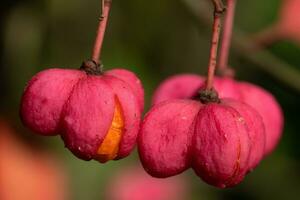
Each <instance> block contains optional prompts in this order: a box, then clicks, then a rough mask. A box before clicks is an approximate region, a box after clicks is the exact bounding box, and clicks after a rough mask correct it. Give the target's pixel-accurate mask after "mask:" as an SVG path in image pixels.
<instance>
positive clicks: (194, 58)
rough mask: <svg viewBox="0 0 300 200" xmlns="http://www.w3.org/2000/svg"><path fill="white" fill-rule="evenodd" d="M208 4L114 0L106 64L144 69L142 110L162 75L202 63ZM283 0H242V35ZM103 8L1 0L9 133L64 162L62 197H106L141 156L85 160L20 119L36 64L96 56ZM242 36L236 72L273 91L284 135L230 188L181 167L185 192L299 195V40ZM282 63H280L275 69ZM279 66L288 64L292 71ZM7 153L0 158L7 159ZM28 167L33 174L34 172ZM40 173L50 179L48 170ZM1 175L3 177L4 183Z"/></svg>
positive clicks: (0, 101) (3, 103) (1, 106)
mask: <svg viewBox="0 0 300 200" xmlns="http://www.w3.org/2000/svg"><path fill="white" fill-rule="evenodd" d="M205 3H207V0H176V1H174V0H164V1H161V0H152V1H140V0H129V1H116V0H114V1H113V7H112V11H111V14H110V19H109V25H108V29H107V32H106V36H105V42H104V47H103V55H102V60H103V63H104V66H105V69H111V68H113V67H123V68H127V69H130V70H132V71H134V72H135V73H136V74H137V75H138V76H139V77H140V79H141V80H142V82H143V85H144V88H145V94H146V103H147V107H146V110H148V109H149V106H150V105H149V104H150V101H151V95H152V93H153V91H154V89H155V88H156V87H157V85H158V84H159V83H160V81H162V80H163V79H165V78H166V77H168V76H170V75H173V74H177V73H186V72H188V73H196V74H204V73H205V72H206V66H207V62H208V53H209V42H210V33H211V28H210V26H209V21H208V20H206V19H205V16H206V17H211V16H210V15H208V16H207V15H205V12H202V11H201V10H203V11H206V12H209V11H212V10H211V7H210V6H207V4H205ZM280 4H281V1H280V0H264V1H261V0H251V1H239V0H238V5H237V13H236V22H235V25H236V27H235V29H236V34H239V35H240V34H243V37H244V36H247V37H246V38H249V39H250V40H248V42H249V41H250V42H251V37H252V36H253V35H254V34H255V33H257V32H259V31H260V30H262V29H263V28H264V27H266V26H268V25H270V24H271V23H272V22H274V21H275V20H276V18H277V13H278V9H279V7H280ZM299 9H300V8H299ZM99 16H100V1H99V0H90V1H84V0H63V1H62V0H22V1H20V0H1V5H0V30H1V31H0V93H1V96H0V97H1V98H0V113H1V118H3V119H5V121H6V122H4V123H6V124H8V123H9V124H10V126H11V127H12V129H13V130H14V131H11V133H10V134H13V135H14V136H15V137H17V138H18V140H20V141H21V142H22V143H24V144H23V145H26V146H27V147H28V148H30V150H31V151H34V152H45V151H46V152H47V153H48V154H51V156H52V158H54V159H55V160H56V162H58V163H59V166H60V167H61V168H63V169H61V170H63V171H60V172H62V173H63V176H64V181H65V183H64V188H65V189H64V190H65V193H66V194H65V195H66V197H64V198H65V199H72V200H73V199H74V200H83V199H89V200H96V199H105V195H106V191H108V189H107V187H108V185H109V183H110V182H111V180H113V178H112V177H113V176H114V175H115V174H118V173H121V172H122V170H123V169H125V168H127V166H128V165H129V166H131V165H135V163H139V160H138V155H137V152H136V151H135V152H134V153H133V154H132V155H131V156H130V157H128V158H126V159H124V160H121V161H117V162H109V163H108V164H105V165H101V164H99V163H97V162H95V161H90V162H85V161H81V160H79V159H77V158H76V157H74V156H73V155H72V154H71V153H70V152H69V151H68V150H67V149H66V148H64V146H63V143H62V141H61V139H60V138H59V137H41V136H38V135H35V134H33V133H32V132H31V131H30V130H28V129H26V128H24V127H23V126H22V123H21V121H20V119H19V115H18V114H19V113H18V112H19V102H20V97H21V95H22V91H23V89H24V86H25V85H26V82H27V81H28V80H29V79H30V78H31V77H32V76H33V75H34V74H35V73H37V72H39V71H41V70H44V69H47V68H54V67H61V68H79V66H80V65H81V63H82V61H83V60H85V59H87V58H89V57H90V54H91V49H92V45H93V41H94V37H95V31H96V27H97V23H98V21H97V19H98V17H99ZM239 35H238V36H239ZM299 36H300V35H299ZM243 37H242V38H238V40H237V41H235V45H233V48H232V51H231V58H230V64H231V66H232V67H233V68H234V69H235V70H236V77H237V79H242V80H247V81H250V82H253V83H255V84H258V85H261V86H263V87H264V88H266V89H267V90H269V91H271V92H272V93H273V94H274V95H275V96H276V97H277V99H278V101H279V102H280V104H281V106H282V108H283V110H284V115H285V129H284V134H283V137H282V140H281V142H280V144H279V146H278V148H277V149H276V151H275V152H274V153H273V154H272V155H270V156H269V157H268V158H267V159H265V160H264V161H263V162H262V163H261V165H260V166H259V167H258V168H257V169H256V170H255V171H254V172H252V173H251V174H250V175H248V176H247V177H246V179H245V180H244V182H243V183H242V184H240V185H239V186H237V187H235V188H233V189H226V190H220V189H216V188H214V187H211V186H208V185H206V184H205V183H203V182H202V181H201V180H200V179H199V178H198V177H197V176H195V175H194V173H193V172H192V171H191V170H189V171H188V172H186V173H184V174H183V175H182V178H183V179H184V181H186V184H188V185H189V186H188V192H187V196H186V197H184V199H187V200H189V199H191V200H193V199H209V200H215V199H297V198H299V195H300V194H299V193H300V170H299V169H300V148H299V141H300V134H299V130H300V127H299V122H300V117H299V113H300V101H299V99H300V90H299V87H300V85H297V82H298V83H299V80H300V79H296V78H297V77H300V57H299V55H300V45H299V44H297V43H295V42H293V41H289V40H283V41H280V42H278V43H276V44H274V45H272V46H270V47H268V48H266V49H264V50H262V51H263V53H262V54H260V56H259V57H255V55H256V54H257V51H245V50H244V49H242V46H241V45H239V44H243V42H244V41H243V39H244V38H243ZM245 42H247V41H245ZM261 55H265V56H261ZM253 57H254V59H253ZM255 58H256V59H255ZM281 63H285V64H284V65H281ZM278 65H280V66H282V68H272V66H278ZM280 66H279V67H280ZM274 70H275V71H276V70H277V71H276V72H275V73H274ZM278 70H279V71H278ZM280 70H283V72H285V71H287V70H290V71H292V72H293V77H289V76H286V75H285V73H280ZM295 77H296V78H295ZM2 132H3V131H2ZM1 151H3V152H5V154H8V155H9V157H17V156H18V155H15V154H16V153H17V152H18V151H9V150H6V149H3V148H2V150H1ZM24 151H25V150H24ZM1 155H3V154H1ZM43 155H44V154H40V155H38V156H43ZM4 157H5V156H1V158H0V163H1V162H2V163H4V162H6V161H5V159H4ZM16 169H18V168H16ZM21 169H23V167H21ZM0 170H1V169H0ZM30 170H31V169H30V168H29V169H28V173H29V174H30V173H32V174H35V173H37V171H36V170H34V169H32V170H31V171H30ZM2 173H5V172H3V171H2ZM45 173H46V172H45ZM34 178H36V177H34V176H29V177H28V178H26V180H24V179H22V180H19V179H18V177H15V179H14V180H13V181H11V180H10V182H13V184H15V185H17V187H16V188H19V189H20V190H21V189H22V185H23V184H30V183H31V181H32V179H34ZM1 179H2V180H1ZM41 179H42V180H43V181H44V182H47V181H49V179H48V178H47V177H43V178H41ZM128 181H129V182H130V180H128ZM5 183H6V180H5V179H4V178H3V177H1V176H0V184H5ZM18 186H19V187H18ZM0 187H1V185H0ZM37 190H39V189H37ZM0 192H1V191H0ZM16 192H17V191H16ZM115 192H118V191H115ZM4 200H18V199H4ZM23 200H26V199H23Z"/></svg>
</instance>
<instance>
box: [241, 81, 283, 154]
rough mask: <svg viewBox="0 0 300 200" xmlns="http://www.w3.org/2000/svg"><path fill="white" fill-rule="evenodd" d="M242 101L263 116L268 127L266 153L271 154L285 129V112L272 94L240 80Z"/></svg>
mask: <svg viewBox="0 0 300 200" xmlns="http://www.w3.org/2000/svg"><path fill="white" fill-rule="evenodd" d="M238 85H239V87H240V91H241V94H242V95H241V96H242V101H244V102H245V103H247V104H249V105H250V106H252V107H253V108H255V109H256V110H257V111H258V112H259V114H260V115H261V116H262V118H263V122H264V125H265V128H266V148H265V155H267V154H270V153H271V152H272V151H273V150H274V149H275V147H276V145H277V144H278V142H279V140H280V138H281V135H282V131H283V122H284V119H283V113H282V110H281V108H280V105H279V104H278V102H277V101H276V99H275V98H274V96H273V95H272V94H270V93H269V92H267V91H266V90H264V89H263V88H261V87H258V86H256V85H253V84H250V83H246V82H240V83H239V84H238Z"/></svg>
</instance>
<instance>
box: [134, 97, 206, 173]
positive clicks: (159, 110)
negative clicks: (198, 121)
mask: <svg viewBox="0 0 300 200" xmlns="http://www.w3.org/2000/svg"><path fill="white" fill-rule="evenodd" d="M200 107H201V104H200V103H199V102H197V101H192V100H173V101H172V100H171V101H166V102H163V103H160V104H158V105H156V106H154V107H153V108H152V109H151V110H150V111H149V112H148V113H147V115H146V117H145V119H144V121H143V123H142V127H141V130H140V133H139V140H138V147H139V155H140V158H141V162H142V164H143V166H144V168H145V170H146V171H147V172H148V173H149V174H150V175H152V176H154V177H159V178H163V177H169V176H173V175H176V174H179V173H181V172H183V171H184V170H186V169H187V168H189V167H190V161H191V155H190V148H191V139H192V136H193V134H194V126H193V124H194V122H193V121H194V118H195V117H196V115H197V113H198V111H199V109H200Z"/></svg>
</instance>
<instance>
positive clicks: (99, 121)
mask: <svg viewBox="0 0 300 200" xmlns="http://www.w3.org/2000/svg"><path fill="white" fill-rule="evenodd" d="M85 64H89V65H92V66H93V65H94V64H93V63H91V62H87V63H85ZM93 67H94V68H90V67H89V68H86V69H84V70H85V71H80V70H67V69H50V70H45V71H42V72H40V73H38V74H37V75H36V76H34V77H33V78H32V80H31V81H30V82H29V84H28V86H27V87H26V89H25V92H24V95H23V98H22V102H21V111H20V113H21V118H22V120H23V122H24V124H25V125H26V126H28V127H29V128H30V129H32V130H33V131H36V132H38V133H40V134H42V135H56V134H61V136H62V138H63V140H64V142H65V145H66V147H67V148H69V149H70V150H71V151H72V152H73V153H74V154H75V155H76V156H77V157H79V158H81V159H84V160H90V159H96V160H98V161H100V162H106V161H108V160H113V159H120V158H123V157H126V156H127V155H128V154H129V153H130V152H131V150H132V149H133V147H134V145H135V141H136V137H137V133H138V129H139V123H140V117H141V110H142V108H141V106H142V104H141V101H142V100H143V91H141V90H142V87H141V84H140V82H139V81H136V80H137V78H136V76H135V75H134V74H133V73H132V72H129V71H127V72H125V70H115V71H108V72H106V73H104V74H98V72H99V71H97V70H96V66H93ZM120 71H121V72H122V73H119V72H120ZM126 76H128V77H129V78H128V77H126ZM119 77H122V78H119ZM134 79H136V80H135V82H132V81H131V80H134ZM126 80H128V81H129V82H130V83H127V82H126ZM134 83H135V84H136V85H134Z"/></svg>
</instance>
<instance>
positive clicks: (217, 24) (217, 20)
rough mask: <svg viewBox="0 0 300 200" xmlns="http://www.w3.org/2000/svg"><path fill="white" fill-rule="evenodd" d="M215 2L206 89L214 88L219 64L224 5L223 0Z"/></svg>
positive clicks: (214, 0)
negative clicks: (218, 56) (218, 55)
mask: <svg viewBox="0 0 300 200" xmlns="http://www.w3.org/2000/svg"><path fill="white" fill-rule="evenodd" d="M213 3H214V7H215V8H214V9H215V10H214V21H213V30H212V40H211V49H210V56H209V63H208V74H207V82H206V89H207V90H211V89H212V88H213V79H214V75H215V70H216V65H217V54H218V47H219V41H220V32H221V26H222V19H221V14H222V13H223V12H224V6H223V4H222V1H221V0H213Z"/></svg>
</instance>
